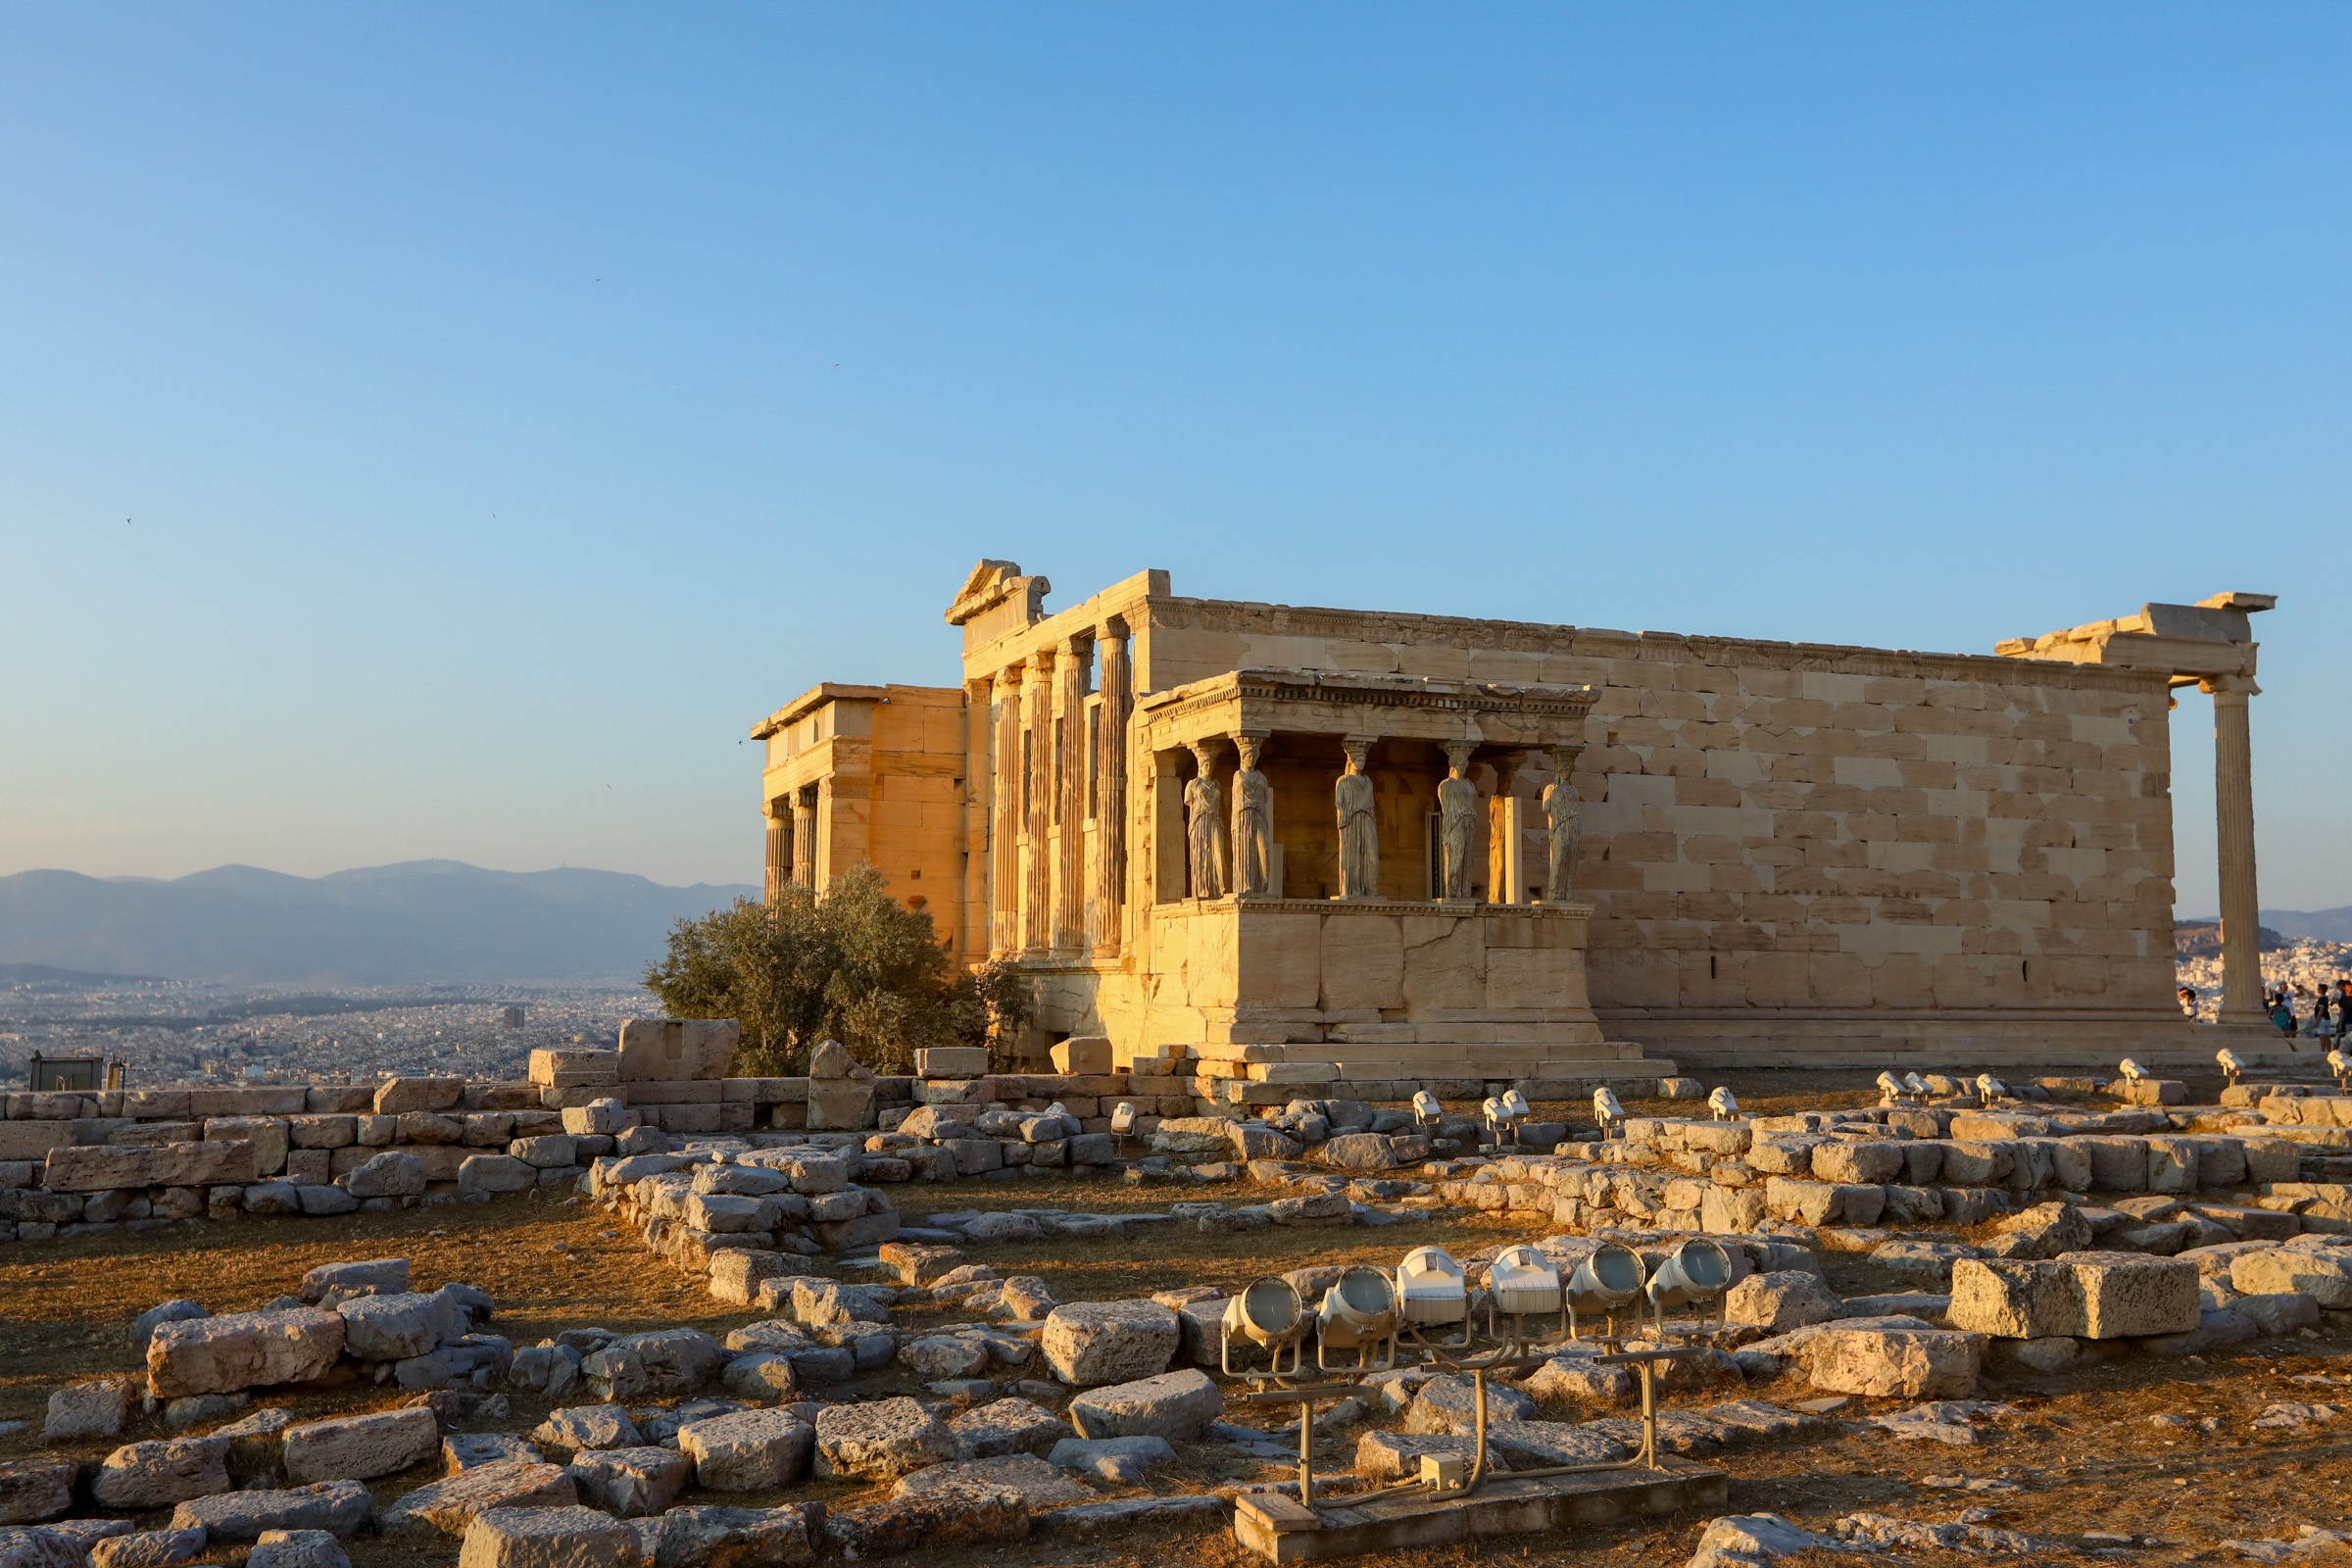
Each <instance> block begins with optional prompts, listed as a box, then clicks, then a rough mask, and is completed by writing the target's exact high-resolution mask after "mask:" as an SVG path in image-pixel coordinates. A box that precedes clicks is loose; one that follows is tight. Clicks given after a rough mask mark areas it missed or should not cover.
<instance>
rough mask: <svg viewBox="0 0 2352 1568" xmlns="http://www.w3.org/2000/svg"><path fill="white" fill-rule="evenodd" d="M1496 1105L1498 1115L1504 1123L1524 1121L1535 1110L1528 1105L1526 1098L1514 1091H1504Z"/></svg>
mask: <svg viewBox="0 0 2352 1568" xmlns="http://www.w3.org/2000/svg"><path fill="white" fill-rule="evenodd" d="M1499 1106H1500V1114H1501V1116H1502V1119H1503V1120H1505V1121H1524V1120H1525V1119H1526V1118H1527V1117H1528V1116H1529V1115H1530V1114H1531V1113H1532V1112H1533V1110H1534V1108H1535V1107H1533V1106H1532V1105H1530V1104H1528V1103H1527V1097H1526V1096H1525V1095H1523V1094H1521V1093H1520V1092H1519V1091H1518V1090H1516V1089H1506V1090H1504V1091H1503V1094H1502V1099H1501V1101H1500V1102H1499Z"/></svg>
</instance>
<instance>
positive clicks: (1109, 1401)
mask: <svg viewBox="0 0 2352 1568" xmlns="http://www.w3.org/2000/svg"><path fill="white" fill-rule="evenodd" d="M1224 1414H1225V1396H1224V1394H1223V1393H1222V1392H1220V1391H1219V1390H1218V1388H1217V1386H1216V1384H1215V1383H1214V1382H1212V1381H1210V1379H1209V1377H1208V1375H1207V1374H1206V1373H1204V1372H1201V1371H1200V1370H1199V1369H1197V1368H1193V1367H1186V1368H1185V1369H1183V1370H1182V1371H1179V1372H1163V1373H1161V1374H1160V1375H1159V1376H1157V1377H1151V1378H1144V1379H1141V1380H1140V1381H1137V1382H1134V1383H1120V1384H1114V1385H1111V1386H1110V1387H1107V1388H1097V1389H1090V1390H1089V1391H1087V1392H1086V1393H1084V1394H1081V1395H1079V1396H1078V1397H1076V1398H1075V1399H1072V1400H1071V1401H1070V1420H1071V1421H1072V1422H1073V1423H1074V1424H1075V1425H1076V1426H1077V1428H1078V1433H1079V1436H1081V1437H1086V1438H1166V1439H1168V1440H1170V1441H1171V1442H1177V1443H1189V1442H1191V1441H1193V1440H1195V1439H1197V1438H1199V1437H1200V1436H1201V1432H1202V1431H1203V1430H1205V1429H1206V1428H1207V1426H1208V1424H1209V1423H1210V1422H1211V1421H1215V1420H1218V1419H1219V1418H1221V1417H1222V1416H1223V1415H1224Z"/></svg>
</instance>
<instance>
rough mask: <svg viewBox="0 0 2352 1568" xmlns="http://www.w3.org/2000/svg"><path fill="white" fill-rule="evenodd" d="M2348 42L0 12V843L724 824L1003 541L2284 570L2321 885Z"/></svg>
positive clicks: (706, 853)
mask: <svg viewBox="0 0 2352 1568" xmlns="http://www.w3.org/2000/svg"><path fill="white" fill-rule="evenodd" d="M2348 68H2352V11H2347V10H2345V9H2343V8H2341V7H2322V6H2296V5H2278V6H2268V7H2259V8H2257V7H2234V8H2225V7H2213V6H2207V7H2182V6H2166V5H2133V6H2121V5H2087V4H2086V5H2075V6H2068V7H2057V8H2052V7H2028V6H2002V5H1976V6H1904V7H1887V6H1829V5H1821V6H1803V7H1798V6H1783V7H1769V8H1768V7H1752V6H1648V7H1610V8H1576V7H1567V6H1543V7H1529V8H1513V7H1508V6H1500V5H1495V6H1484V7H1478V8H1463V7H1434V6H1433V7H1421V8H1413V7H1401V6H1377V5H1361V4H1356V5H1347V6H1310V5H1293V6H1285V7H1279V8H1274V7H1262V6H1260V7H1219V6H1212V5H1186V6H1181V7H1175V6H1166V7H1146V6H1117V7H1107V6H1077V5H1069V6H1058V7H1055V6H993V7H977V6H970V7H952V6H925V7H888V6H881V5H874V6H859V7H836V8H827V9H821V10H812V9H794V8H787V7H781V6H761V7H727V6H706V7H698V8H674V7H673V8H652V7H630V8H617V7H593V6H577V5H564V6H545V7H528V6H515V5H508V6H495V7H481V6H432V5H417V4H412V5H404V6H399V7H368V8H363V7H295V6H285V7H261V6H251V5H219V6H207V7H194V6H185V7H177V8H165V7H147V8H131V7H125V6H119V5H117V6H107V5H84V6H64V5H25V6H17V7H12V8H9V9H7V10H5V11H0V213H4V214H5V219H4V220H0V222H4V227H0V232H4V233H5V235H6V240H5V243H4V244H0V547H4V548H0V584H4V585H5V588H6V594H5V601H4V602H5V604H6V606H7V624H6V632H5V635H4V636H0V690H4V691H5V693H6V700H5V707H6V711H7V731H8V739H7V743H6V744H5V745H0V872H5V871H11V870H18V869H23V868H25V867H28V866H36V865H56V866H67V867H72V868H74V869H80V870H86V871H90V872H95V873H103V874H120V873H139V874H155V875H172V874H178V873H182V872H185V871H189V870H193V869H197V868H199V867H202V866H207V865H212V864H215V863H218V862H221V861H223V860H244V861H250V862H254V863H259V864H263V865H269V866H272V867H276V868H279V869H283V870H289V871H298V872H305V873H315V872H319V871H323V870H328V869H332V868H335V867H339V866H345V865H354V864H368V863H373V862H377V861H382V860H390V859H398V858H416V857H424V856H452V857H457V858H465V859H469V860H474V861H477V862H480V863H483V864H489V865H498V866H508V867H515V868H522V869H529V868H535V867H539V866H545V865H554V864H559V863H569V864H574V865H580V864H589V865H600V866H610V867H613V868H617V869H624V870H633V871H641V872H644V873H646V874H648V875H651V876H655V877H658V878H660V879H662V880H664V881H688V880H698V879H701V880H748V879H750V878H752V877H753V876H754V875H755V873H756V871H757V867H758V862H759V852H760V836H759V823H758V819H757V816H756V811H757V793H758V792H757V784H756V779H757V768H758V759H757V756H756V754H755V749H754V748H753V747H750V746H746V745H740V744H738V743H739V742H740V741H741V739H742V737H743V736H744V733H745V731H746V729H747V728H748V726H749V725H750V723H751V722H752V721H753V720H754V719H755V718H757V717H758V716H759V715H760V714H761V713H763V712H765V711H768V710H769V709H771V708H773V707H774V706H776V705H777V704H778V703H780V702H781V701H783V700H784V699H785V698H787V697H789V696H791V695H792V694H793V693H795V692H797V691H799V690H801V689H803V688H804V687H806V686H808V685H809V684H810V683H812V682H813V681H815V680H817V679H820V678H835V679H868V680H885V679H897V680H914V681H934V682H937V681H945V680H948V679H950V678H952V676H953V671H954V668H955V662H954V659H955V648H956V642H955V634H954V633H953V632H952V631H951V630H950V628H948V627H947V626H945V625H944V624H943V623H942V622H941V620H940V618H939V613H940V610H941V609H942V608H943V607H944V606H945V604H946V603H947V600H948V598H949V597H950V595H951V594H952V593H953V591H954V589H955V587H956V584H957V583H958V581H959V580H960V579H961V576H962V574H963V573H964V571H965V570H966V569H967V568H968V567H969V565H970V564H971V562H972V561H973V560H974V559H975V558H977V557H979V556H982V555H993V556H1008V557H1011V558H1013V559H1016V560H1018V561H1020V562H1021V563H1022V564H1024V565H1025V566H1027V567H1028V568H1030V569H1032V570H1039V571H1044V572H1046V573H1048V574H1050V575H1051V576H1052V577H1053V578H1054V581H1055V582H1056V583H1057V584H1059V585H1060V587H1061V588H1062V589H1063V590H1064V592H1065V594H1082V593H1084V592H1087V591H1090V590H1091V589H1092V588H1094V587H1096V586H1099V585H1100V584H1102V583H1103V582H1107V581H1109V580H1112V579H1114V578H1117V577H1120V576H1124V575H1126V574H1127V573H1129V572H1131V571H1134V570H1137V569H1140V568H1142V567H1144V566H1146V565H1155V566H1165V567H1168V568H1170V569H1171V570H1172V571H1173V572H1174V573H1175V579H1176V584H1177V587H1178V590H1179V591H1180V592H1193V593H1203V594H1214V595H1227V596H1236V597H1246V598H1253V599H1269V600H1285V601H1290V602H1295V603H1315V604H1330V605H1344V606H1363V607H1380V608H1401V609H1420V610H1431V611H1440V612H1450V613H1466V614H1478V615H1492V616H1504V617H1515V618H1525V619H1531V620H1551V621H1567V622H1577V623H1584V624H1593V625H1603V626H1617V627H1627V628H1637V629H1639V628H1649V629H1658V630H1684V631H1698V632H1714V633H1728V634H1740V635H1754V636H1764V637H1785V638H1796V639H1809V640H1820V641H1832V642H1851V643H1862V644H1888V645H1894V646H1901V647H1918V648H1927V649H1938V650H1958V651H1989V649H1990V647H1991V645H1992V643H1993V642H1994V641H1995V640H1997V639H1999V638H2001V637H2004V636H2009V635H2015V634H2021V633H2031V632H2038V631H2043V630H2048V629H2051V628H2053V627H2057V626H2061V625H2068V624H2073V623H2076V622H2079V621H2083V620H2089V619H2094V618H2097V617H2100V616H2104V615H2110V614H2117V613H2129V612H2131V611H2132V610H2135V609H2136V608H2137V607H2138V605H2139V604H2140V603H2141V602H2142V601H2144V600H2149V599H2164V600H2194V599H2196V598H2198V597H2201V596H2203V595H2205V594H2208V593H2211V592H2214V591H2217V590H2220V589H2226V588H2244V589H2253V590H2258V591H2269V592H2276V593H2278V594H2279V595H2280V596H2281V600H2280V608H2279V609H2278V611H2277V612H2276V613H2272V614H2270V615H2267V616H2265V617H2263V618H2262V620H2261V621H2259V622H2258V625H2260V626H2261V628H2262V631H2263V633H2264V639H2265V646H2264V666H2265V674H2264V677H2263V684H2264V687H2265V692H2266V695H2265V696H2263V697H2262V698H2260V699H2258V700H2257V702H2256V704H2255V725H2256V729H2255V745H2256V762H2257V788H2258V811H2259V817H2260V822H2261V831H2262V840H2261V854H2262V872H2263V895H2264V903H2265V904H2266V905H2269V906H2275V907H2276V906H2285V907H2318V906H2322V905H2334V904H2343V903H2347V902H2352V834H2348V833H2347V831H2346V827H2347V811H2346V809H2345V807H2344V805H2343V802H2344V800H2345V787H2344V780H2345V779H2346V778H2348V777H2352V723H2348V721H2347V718H2346V715H2345V712H2344V696H2345V681H2344V676H2345V674H2346V670H2347V663H2348V662H2352V657H2348V656H2347V654H2346V653H2345V651H2344V650H2345V649H2346V648H2348V647H2352V587H2348V586H2347V582H2348V578H2352V561H2348V560H2347V554H2348V552H2352V528H2347V527H2346V504H2347V499H2348V497H2352V450H2348V446H2347V432H2348V431H2352V397H2348V395H2347V394H2348V393H2352V308H2348V307H2352V296H2348V293H2347V258H2348V257H2352V245H2348V244H2347V240H2352V212H2348V210H2347V204H2348V192H2352V186H2348V185H2347V181H2346V179H2345V171H2346V169H2347V168H2352V156H2348V155H2352V117H2348V116H2347V114H2346V112H2345V108H2344V105H2345V102H2346V96H2345V94H2346V82H2347V69H2348ZM125 519H130V520H128V521H125ZM2176 732H2177V733H2176V753H2177V756H2176V766H2175V774H2176V780H2177V784H2178V795H2179V807H2180V876H2179V882H2180V907H2181V910H2182V912H2183V913H2194V912H2201V911H2204V910H2208V909H2210V908H2211V907H2212V905H2213V903H2214V895H2213V891H2212V889H2213V875H2212V869H2211V866H2212V827H2211V810H2212V807H2211V783H2210V769H2211V733H2210V720H2209V710H2208V708H2207V705H2206V704H2205V702H2204V700H2203V699H2202V698H2199V697H2196V696H2194V695H2191V696H2189V697H2187V698H2185V699H2183V701H2182V704H2181V708H2180V712H2179V713H2178V714H2177V715H2176Z"/></svg>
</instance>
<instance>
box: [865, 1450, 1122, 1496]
mask: <svg viewBox="0 0 2352 1568" xmlns="http://www.w3.org/2000/svg"><path fill="white" fill-rule="evenodd" d="M971 1486H982V1487H991V1488H1000V1489H1002V1490H1004V1491H1006V1492H1010V1493H1012V1494H1013V1495H1016V1496H1018V1497H1019V1498H1020V1499H1021V1502H1022V1505H1023V1506H1025V1507H1028V1508H1031V1509H1038V1510H1043V1509H1048V1508H1060V1507H1066V1506H1068V1505H1069V1504H1071V1503H1082V1502H1093V1501H1095V1500H1097V1497H1098V1494H1096V1493H1094V1492H1091V1491H1089V1490H1088V1489H1087V1488H1085V1487H1082V1486H1080V1485H1078V1483H1076V1482H1074V1481H1072V1480H1071V1479H1070V1478H1069V1477H1068V1476H1066V1475H1064V1474H1063V1473H1062V1472H1061V1471H1060V1470H1057V1469H1055V1468H1054V1466H1053V1465H1052V1464H1049V1463H1048V1462H1047V1461H1046V1460H1045V1459H1043V1458H1041V1457H1040V1456H1038V1455H1037V1454H1034V1453H1016V1454H1006V1455H1003V1456H1000V1457H997V1458H991V1459H957V1460H953V1461H951V1462H949V1463H947V1464H936V1465H932V1466H929V1467H928V1468H926V1469H922V1470H917V1471H915V1472H914V1473H913V1474H911V1475H907V1476H902V1477H900V1478H899V1483H898V1485H897V1486H896V1487H895V1488H893V1489H892V1492H891V1495H892V1496H893V1497H913V1496H920V1495H923V1494H924V1493H928V1492H937V1491H939V1490H940V1489H942V1488H946V1487H971Z"/></svg>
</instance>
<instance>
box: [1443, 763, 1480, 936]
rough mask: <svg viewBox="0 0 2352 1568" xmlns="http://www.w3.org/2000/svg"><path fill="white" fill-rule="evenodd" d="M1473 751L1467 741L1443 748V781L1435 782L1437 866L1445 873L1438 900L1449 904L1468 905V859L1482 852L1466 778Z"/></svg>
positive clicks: (1473, 793)
mask: <svg viewBox="0 0 2352 1568" xmlns="http://www.w3.org/2000/svg"><path fill="white" fill-rule="evenodd" d="M1475 750H1477V747H1476V745H1475V743H1473V742H1470V741H1453V742H1449V743H1448V744H1447V745H1446V777H1445V778H1443V779H1441V780H1439V782H1438V832H1439V834H1440V843H1439V864H1440V866H1441V867H1442V868H1443V870H1444V872H1445V882H1444V885H1443V886H1442V887H1441V888H1440V889H1439V890H1438V897H1439V898H1441V899H1443V900H1445V901H1446V902H1447V903H1449V904H1459V903H1467V902H1469V899H1470V868H1471V865H1472V863H1473V860H1472V858H1473V857H1474V856H1475V855H1477V853H1478V851H1479V850H1480V849H1481V848H1483V846H1482V845H1481V844H1480V842H1479V829H1480V827H1481V826H1482V825H1483V824H1482V823H1481V822H1480V821H1479V819H1478V817H1479V813H1478V786H1477V785H1476V784H1473V783H1471V782H1470V779H1469V777H1468V774H1469V771H1470V754H1471V753H1472V752H1473V751H1475ZM1490 891H1492V890H1490Z"/></svg>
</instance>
